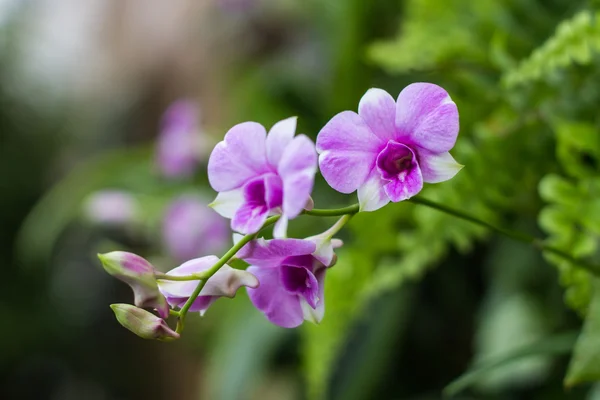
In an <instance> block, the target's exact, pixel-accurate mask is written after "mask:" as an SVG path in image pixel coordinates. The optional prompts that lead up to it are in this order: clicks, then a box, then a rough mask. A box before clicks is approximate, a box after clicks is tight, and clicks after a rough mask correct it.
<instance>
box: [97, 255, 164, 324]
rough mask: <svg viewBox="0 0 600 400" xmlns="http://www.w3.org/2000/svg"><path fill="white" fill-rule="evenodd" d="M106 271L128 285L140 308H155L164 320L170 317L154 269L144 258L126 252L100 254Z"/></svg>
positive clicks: (99, 256)
mask: <svg viewBox="0 0 600 400" xmlns="http://www.w3.org/2000/svg"><path fill="white" fill-rule="evenodd" d="M98 258H99V259H100V261H102V266H103V267H104V270H105V271H106V272H108V273H109V274H110V275H112V276H114V277H115V278H117V279H119V280H121V281H123V282H125V283H126V284H128V285H129V286H130V287H131V289H132V290H133V295H134V303H135V305H136V306H138V307H144V308H155V309H156V310H157V311H158V314H159V315H160V316H161V317H162V318H167V317H168V316H169V305H168V304H167V301H166V299H165V298H164V296H163V295H162V294H161V293H160V291H159V290H158V285H157V283H156V278H155V277H154V267H153V266H152V265H151V264H150V263H149V262H148V261H146V260H145V259H143V258H142V257H140V256H138V255H136V254H133V253H127V252H124V251H113V252H110V253H106V254H98Z"/></svg>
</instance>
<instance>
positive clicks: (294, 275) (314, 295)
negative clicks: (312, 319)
mask: <svg viewBox="0 0 600 400" xmlns="http://www.w3.org/2000/svg"><path fill="white" fill-rule="evenodd" d="M281 283H282V284H283V287H284V288H285V290H287V291H288V292H289V293H292V294H297V295H299V296H302V297H303V298H304V299H305V300H306V302H307V303H308V304H309V305H310V306H311V307H312V308H315V307H317V301H318V300H319V297H318V294H319V284H318V282H317V278H315V276H314V275H313V273H312V272H311V271H309V270H308V269H307V268H304V267H297V266H294V265H282V266H281Z"/></svg>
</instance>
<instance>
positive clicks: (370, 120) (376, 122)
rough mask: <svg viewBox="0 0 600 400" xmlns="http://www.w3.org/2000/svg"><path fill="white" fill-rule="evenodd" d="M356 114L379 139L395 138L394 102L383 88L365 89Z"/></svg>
mask: <svg viewBox="0 0 600 400" xmlns="http://www.w3.org/2000/svg"><path fill="white" fill-rule="evenodd" d="M358 114H359V115H360V116H361V117H362V119H363V120H364V121H365V122H366V123H367V125H368V126H369V128H371V132H373V133H374V134H375V135H377V136H378V137H379V138H380V139H381V140H383V141H385V142H387V141H388V140H393V139H394V138H395V134H396V125H395V119H396V102H395V101H394V98H393V97H392V96H390V94H389V93H388V92H386V91H385V90H382V89H375V88H372V89H369V90H367V93H365V94H364V96H363V97H362V98H361V99H360V103H359V104H358Z"/></svg>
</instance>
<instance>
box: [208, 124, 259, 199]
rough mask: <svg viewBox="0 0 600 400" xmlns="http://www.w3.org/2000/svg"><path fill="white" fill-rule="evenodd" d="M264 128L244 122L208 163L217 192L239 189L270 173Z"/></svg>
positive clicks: (221, 143)
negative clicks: (255, 178) (252, 180)
mask: <svg viewBox="0 0 600 400" xmlns="http://www.w3.org/2000/svg"><path fill="white" fill-rule="evenodd" d="M266 135H267V132H266V131H265V128H264V127H263V126H262V125H260V124H257V123H256V122H244V123H241V124H238V125H236V126H234V127H233V128H231V129H230V130H229V131H228V132H227V134H226V135H225V140H223V141H222V142H219V143H218V144H217V145H216V146H215V148H214V149H213V151H212V153H211V155H210V158H209V160H208V180H209V182H210V185H211V186H212V188H213V189H214V190H216V191H218V192H224V191H228V190H232V189H237V188H239V187H241V186H243V185H244V184H245V183H246V182H247V181H248V180H250V179H252V178H254V177H256V176H259V175H261V174H263V173H266V172H269V170H270V168H269V166H268V163H267V155H266V145H265V141H266Z"/></svg>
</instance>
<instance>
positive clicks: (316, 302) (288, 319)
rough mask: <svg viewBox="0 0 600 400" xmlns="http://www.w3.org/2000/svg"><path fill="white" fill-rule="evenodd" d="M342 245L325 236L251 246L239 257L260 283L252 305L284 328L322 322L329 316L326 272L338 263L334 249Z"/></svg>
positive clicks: (260, 241)
mask: <svg viewBox="0 0 600 400" xmlns="http://www.w3.org/2000/svg"><path fill="white" fill-rule="evenodd" d="M339 246H341V241H337V240H334V241H332V240H330V239H329V238H324V237H323V238H319V237H315V238H314V239H313V240H308V239H273V240H264V239H258V240H254V241H252V242H250V243H248V244H247V245H246V246H244V247H243V248H242V249H241V250H240V252H239V253H238V257H239V258H241V259H243V260H245V261H246V262H248V263H249V264H250V265H251V266H250V267H248V272H250V273H252V274H254V275H255V276H256V277H257V278H258V280H259V282H260V286H259V287H258V288H253V289H248V296H249V297H250V300H251V301H252V304H254V306H255V307H256V308H258V309H259V310H260V311H261V312H262V313H263V314H265V316H266V317H267V319H268V320H269V321H271V322H272V323H274V324H276V325H279V326H281V327H284V328H295V327H297V326H299V325H301V324H302V322H303V321H304V320H307V321H311V322H314V323H319V322H320V321H321V320H322V319H323V315H324V313H325V297H324V284H325V273H326V271H327V267H330V266H332V265H333V263H334V260H335V257H334V254H333V247H339ZM317 250H319V251H317ZM329 250H331V251H329Z"/></svg>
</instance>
